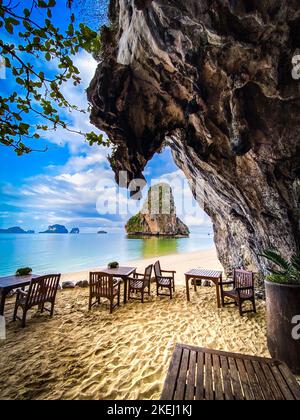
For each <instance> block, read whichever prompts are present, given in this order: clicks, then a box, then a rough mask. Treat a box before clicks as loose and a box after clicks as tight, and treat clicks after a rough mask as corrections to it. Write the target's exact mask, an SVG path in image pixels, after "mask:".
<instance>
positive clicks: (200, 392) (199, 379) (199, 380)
mask: <svg viewBox="0 0 300 420" xmlns="http://www.w3.org/2000/svg"><path fill="white" fill-rule="evenodd" d="M196 375H197V376H196V395H195V399H196V400H201V401H202V400H203V399H204V353H202V351H197V374H196Z"/></svg>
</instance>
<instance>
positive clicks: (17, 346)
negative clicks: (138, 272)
mask: <svg viewBox="0 0 300 420" xmlns="http://www.w3.org/2000/svg"><path fill="white" fill-rule="evenodd" d="M215 258H216V256H215V253H214V251H212V250H209V251H205V252H200V253H199V252H198V253H192V254H185V255H171V256H166V257H162V258H161V261H162V265H163V266H166V268H170V269H177V270H178V273H177V278H176V280H177V281H176V283H177V286H178V287H177V291H176V294H175V298H174V299H173V300H170V299H169V298H166V297H159V298H157V297H156V296H155V293H154V287H153V289H152V295H151V297H150V298H149V299H148V300H147V302H146V303H144V304H141V303H139V302H136V301H131V302H129V303H127V304H126V305H122V306H121V307H120V308H118V309H117V310H116V311H115V312H114V313H113V314H112V315H110V314H109V312H108V309H107V307H106V305H105V304H104V305H102V306H99V307H95V308H94V309H93V310H92V311H91V312H89V311H88V310H87V305H88V293H89V291H88V289H79V288H76V289H73V290H61V291H59V292H58V296H57V303H56V311H55V316H54V318H53V319H50V318H49V317H48V315H47V314H43V315H41V314H38V313H36V312H35V311H34V310H33V311H32V312H31V313H30V315H29V318H28V324H27V327H26V328H25V329H24V330H22V329H21V328H20V325H19V323H18V322H17V323H12V322H11V319H12V312H13V306H14V298H10V299H9V300H8V301H7V306H6V319H7V339H6V340H5V341H2V342H0V371H1V377H0V398H2V399H157V398H159V396H160V393H161V390H162V386H163V382H164V379H165V376H166V372H167V368H168V365H169V362H170V357H171V355H172V351H173V349H174V346H175V344H176V343H185V344H191V345H197V346H203V347H209V348H215V349H220V350H225V351H233V352H240V353H247V354H253V355H260V356H269V353H268V350H267V346H266V330H265V304H264V303H263V302H259V303H258V314H257V315H254V314H249V315H246V316H244V317H243V318H241V317H240V316H239V313H238V310H237V309H236V308H235V307H229V308H226V309H217V307H216V295H215V288H213V287H199V288H198V291H197V292H196V293H195V292H194V291H191V302H187V301H186V296H185V288H184V287H183V286H182V285H181V284H182V283H183V278H182V275H183V272H184V271H185V270H186V269H187V268H191V267H194V266H196V267H197V266H205V267H208V268H210V267H211V268H213V267H214V268H218V267H219V263H218V261H216V260H215ZM147 263H148V261H139V262H136V266H137V267H138V268H139V269H140V268H142V267H144V266H145V264H147ZM82 276H83V273H77V274H75V275H74V274H66V275H65V276H64V280H65V279H71V278H72V279H73V280H76V279H82V278H84V277H82Z"/></svg>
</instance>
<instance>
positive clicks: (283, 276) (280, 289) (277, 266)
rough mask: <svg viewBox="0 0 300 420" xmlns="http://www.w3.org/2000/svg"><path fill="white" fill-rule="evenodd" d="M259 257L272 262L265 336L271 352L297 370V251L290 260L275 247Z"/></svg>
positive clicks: (299, 268) (299, 274)
mask: <svg viewBox="0 0 300 420" xmlns="http://www.w3.org/2000/svg"><path fill="white" fill-rule="evenodd" d="M261 256H262V257H264V258H266V259H268V260H269V261H270V262H271V263H272V267H270V268H269V269H268V270H269V272H270V274H269V275H268V276H267V278H266V281H265V284H266V305H267V338H268V348H269V351H270V353H271V356H272V357H274V358H276V359H279V360H282V361H284V362H286V364H287V365H288V366H289V367H290V369H291V370H292V372H293V373H296V374H299V373H300V324H299V323H300V255H294V256H293V257H292V258H291V259H290V260H288V259H286V258H284V257H282V256H281V255H280V254H279V253H278V252H276V251H275V250H268V251H265V252H264V253H263V254H262V255H261Z"/></svg>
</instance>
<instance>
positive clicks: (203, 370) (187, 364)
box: [161, 344, 300, 401]
mask: <svg viewBox="0 0 300 420" xmlns="http://www.w3.org/2000/svg"><path fill="white" fill-rule="evenodd" d="M161 400H181V401H182V400H189V401H190V400H300V386H299V385H298V383H297V381H296V379H295V377H294V376H293V375H292V373H291V372H290V370H289V369H288V367H287V366H286V364H285V363H282V362H278V361H276V360H273V359H267V358H261V357H253V356H246V355H242V354H235V353H226V352H222V351H215V350H209V349H204V348H200V347H193V346H188V345H183V344H177V345H176V347H175V350H174V354H173V357H172V361H171V364H170V367H169V371H168V374H167V378H166V380H165V384H164V388H163V392H162V394H161Z"/></svg>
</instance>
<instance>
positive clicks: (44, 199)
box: [0, 0, 209, 232]
mask: <svg viewBox="0 0 300 420" xmlns="http://www.w3.org/2000/svg"><path fill="white" fill-rule="evenodd" d="M86 1H87V5H89V3H91V2H93V0H86ZM21 3H22V2H21ZM23 3H26V2H25V1H24V2H23ZM65 3H66V2H65V0H59V2H58V7H59V13H55V14H54V15H55V23H56V24H57V25H58V26H60V27H64V25H65V23H66V22H67V19H66V17H67V14H68V13H69V12H68V11H67V9H66V8H65ZM103 3H106V2H103ZM104 8H105V4H104ZM102 13H103V9H102ZM75 14H77V17H78V15H84V14H83V13H82V10H80V9H79V8H75ZM85 23H88V22H85ZM92 24H93V26H95V20H93V22H92ZM74 61H75V63H76V65H77V66H78V68H79V69H80V71H81V78H82V84H81V86H80V87H76V88H75V87H74V86H72V85H70V86H66V87H65V88H64V93H65V94H66V96H67V97H68V98H69V99H70V101H71V102H72V103H74V104H78V105H80V107H83V106H87V103H86V93H85V89H86V88H87V87H88V85H89V82H90V80H91V79H92V77H93V75H94V72H95V69H96V66H97V63H96V62H95V61H94V59H93V58H92V57H91V56H89V55H88V54H87V53H84V52H81V53H80V54H78V56H77V57H76V58H75V60H74ZM47 66H48V68H47V71H50V72H51V71H54V70H55V68H54V63H51V62H50V64H47ZM51 66H52V68H51ZM11 83H12V79H11V77H10V75H9V74H8V78H7V80H1V79H0V94H1V93H3V92H4V93H5V91H7V90H8V89H9V88H10V84H11ZM65 117H66V118H67V120H68V121H69V124H70V127H74V128H76V129H80V130H82V131H90V130H93V131H96V130H95V127H92V126H90V124H89V116H88V114H82V113H77V112H73V113H72V114H68V115H65ZM39 142H40V145H41V147H42V148H43V147H44V146H45V145H47V147H48V151H47V152H45V153H43V152H42V153H40V152H34V153H31V154H30V155H27V156H22V157H17V156H16V155H15V153H14V152H13V151H12V150H11V149H9V148H6V147H3V146H2V147H1V146H0V153H1V154H0V197H1V199H0V228H6V227H10V226H21V227H23V228H24V229H35V230H36V231H39V230H42V229H44V228H46V227H47V226H48V225H50V224H54V223H61V224H64V225H66V226H67V227H68V228H72V227H75V226H76V227H79V228H80V229H81V230H82V231H83V232H84V231H85V232H93V231H95V230H97V229H99V228H105V229H107V230H117V229H123V227H124V224H125V222H126V220H127V219H128V217H129V216H130V215H121V216H115V215H107V214H99V212H98V211H97V208H96V203H97V200H99V196H101V191H102V190H101V186H100V187H99V181H101V180H102V181H103V179H107V180H109V181H110V182H111V183H112V182H114V181H113V180H114V174H113V172H112V170H111V169H110V166H109V164H108V162H107V154H108V153H109V152H110V151H109V150H108V149H106V148H103V147H101V148H100V147H98V146H93V147H90V146H88V145H87V144H86V143H84V141H83V139H82V137H80V136H77V135H74V134H71V133H68V132H64V131H63V130H57V131H56V132H50V133H47V134H46V135H45V136H44V137H43V139H41V140H39ZM145 175H146V178H147V181H148V182H149V183H150V182H151V181H152V180H153V179H161V177H163V178H164V179H165V180H166V181H171V180H172V179H174V178H175V177H179V179H180V180H181V181H182V182H184V180H185V178H184V176H183V174H182V173H181V171H179V170H178V168H177V167H176V166H175V164H174V162H173V159H172V156H171V152H170V150H168V149H166V150H164V151H163V152H162V153H161V154H159V155H156V156H155V157H154V158H153V159H152V161H151V162H150V163H149V164H148V166H147V168H146V171H145ZM183 194H184V196H185V197H186V198H187V200H190V201H191V202H192V201H193V200H192V196H191V193H190V190H189V188H188V187H187V186H185V188H184V192H183ZM126 196H127V191H126V190H122V191H121V197H122V199H125V198H126ZM100 198H101V197H100ZM175 198H176V201H177V202H179V201H180V197H177V196H176V197H175ZM193 206H195V203H194V202H193ZM179 216H181V217H182V218H183V220H184V221H185V222H186V223H188V224H189V225H190V226H192V225H195V226H196V225H198V226H199V225H204V226H208V225H209V219H208V218H207V216H205V215H204V214H203V212H202V211H200V210H199V208H198V207H197V211H196V213H195V214H188V215H187V214H182V215H181V214H179Z"/></svg>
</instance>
